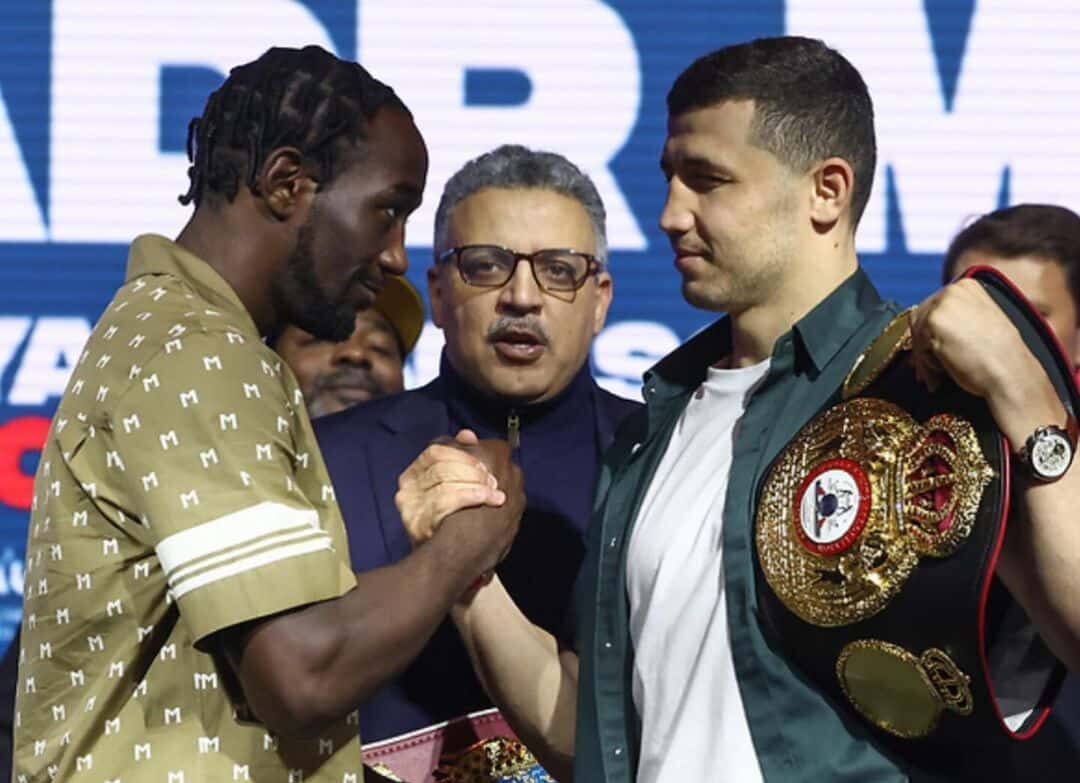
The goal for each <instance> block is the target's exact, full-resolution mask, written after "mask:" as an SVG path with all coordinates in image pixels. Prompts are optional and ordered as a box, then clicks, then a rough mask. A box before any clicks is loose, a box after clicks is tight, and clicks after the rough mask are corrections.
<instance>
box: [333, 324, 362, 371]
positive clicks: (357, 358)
mask: <svg viewBox="0 0 1080 783" xmlns="http://www.w3.org/2000/svg"><path fill="white" fill-rule="evenodd" d="M355 324H356V325H355V326H354V328H353V333H352V334H351V335H349V338H348V339H347V340H342V341H341V342H340V343H334V350H333V353H331V355H330V363H331V364H332V365H333V366H334V367H340V366H341V365H346V364H347V365H352V366H354V367H363V366H368V365H370V364H371V354H370V352H369V351H368V347H367V344H366V343H365V342H364V339H363V335H362V334H361V331H360V329H359V328H357V327H359V325H360V319H359V317H357V320H356V322H355Z"/></svg>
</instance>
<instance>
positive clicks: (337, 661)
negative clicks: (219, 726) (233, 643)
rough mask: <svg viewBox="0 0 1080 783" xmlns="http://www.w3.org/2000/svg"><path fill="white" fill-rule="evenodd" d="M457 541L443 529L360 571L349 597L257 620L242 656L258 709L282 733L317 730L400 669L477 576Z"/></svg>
mask: <svg viewBox="0 0 1080 783" xmlns="http://www.w3.org/2000/svg"><path fill="white" fill-rule="evenodd" d="M462 513H466V512H462ZM447 532H448V533H449V532H450V531H449V530H448V531H447ZM457 548H458V547H457V543H456V541H455V540H454V537H453V536H451V535H444V536H436V537H435V538H434V539H432V541H430V542H429V543H428V544H427V545H425V546H423V547H420V548H419V549H417V550H416V551H415V552H413V553H412V554H411V555H409V557H407V558H405V559H404V560H402V561H400V562H398V563H395V564H393V565H390V566H387V567H384V568H379V569H375V570H373V571H368V572H365V573H361V574H357V585H356V588H355V589H353V590H351V591H349V592H348V593H347V594H345V595H344V596H342V597H341V598H338V599H335V600H332V601H324V602H321V603H318V604H312V605H311V606H308V607H305V608H303V609H301V610H298V611H296V612H291V613H289V614H287V615H282V616H281V617H278V618H273V619H271V620H269V621H266V622H263V623H260V624H259V625H257V626H256V627H255V628H254V629H253V630H252V631H251V632H250V633H249V634H248V635H247V638H246V640H245V641H244V643H243V654H242V656H241V657H240V661H239V663H238V665H237V670H238V674H239V676H240V680H241V682H242V684H243V687H244V691H245V694H246V695H247V697H248V699H249V701H250V702H251V706H252V708H253V709H254V711H255V713H256V715H258V716H259V717H260V718H261V719H262V720H263V721H264V722H266V723H267V724H268V725H269V726H271V727H279V728H280V729H282V730H283V731H282V733H294V734H309V733H312V732H315V731H317V730H318V729H319V728H320V727H321V726H323V725H325V724H326V723H328V722H331V721H334V720H338V719H340V718H341V717H342V716H344V715H346V714H348V713H349V712H350V711H352V710H354V709H356V708H357V707H358V706H359V705H360V704H361V703H363V702H364V701H366V700H367V699H368V698H369V697H370V696H371V694H372V693H374V692H375V691H376V690H377V689H378V688H379V687H381V686H382V685H383V684H385V683H386V682H387V681H389V680H390V679H392V678H393V677H394V676H396V675H397V674H399V673H400V672H401V671H402V670H403V669H405V667H406V666H408V664H409V663H410V662H411V661H412V660H413V659H414V658H415V657H416V655H417V654H418V653H419V652H420V650H421V649H422V648H423V646H424V645H425V644H426V643H427V641H428V639H429V638H430V637H431V635H432V633H434V631H435V629H436V628H437V627H438V625H439V623H440V622H441V621H442V620H443V618H445V617H446V614H447V612H448V611H449V609H450V606H451V605H452V604H453V603H454V601H455V600H457V599H458V598H459V597H460V595H461V594H462V592H463V591H464V590H466V589H467V588H468V585H469V584H470V582H471V581H472V580H473V579H474V578H475V573H473V567H471V566H470V565H468V564H469V563H470V562H472V560H474V559H475V558H470V557H466V556H462V553H460V552H458V551H457Z"/></svg>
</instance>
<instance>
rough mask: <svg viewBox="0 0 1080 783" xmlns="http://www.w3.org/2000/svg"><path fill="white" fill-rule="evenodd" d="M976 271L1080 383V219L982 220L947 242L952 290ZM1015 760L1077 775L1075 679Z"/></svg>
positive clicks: (1048, 214) (1032, 209)
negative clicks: (1006, 295) (1039, 330)
mask: <svg viewBox="0 0 1080 783" xmlns="http://www.w3.org/2000/svg"><path fill="white" fill-rule="evenodd" d="M975 266H990V267H993V268H995V269H997V270H999V271H1000V272H1002V273H1003V274H1004V275H1005V276H1006V277H1008V278H1009V279H1010V280H1011V281H1012V282H1013V284H1015V285H1016V287H1017V288H1019V289H1020V291H1021V292H1022V293H1023V294H1024V296H1026V297H1027V298H1028V300H1029V301H1030V302H1031V304H1032V306H1033V307H1034V308H1035V309H1036V310H1038V311H1039V312H1040V313H1042V315H1043V317H1044V318H1046V321H1047V323H1048V324H1049V325H1050V328H1051V329H1052V330H1053V331H1054V334H1055V335H1057V338H1058V341H1059V342H1060V343H1061V346H1062V348H1063V349H1064V351H1065V355H1066V356H1067V357H1069V360H1070V361H1071V362H1072V363H1073V368H1074V370H1075V371H1076V372H1077V379H1078V380H1080V215H1077V214H1076V213H1075V212H1073V211H1072V210H1071V209H1068V208H1066V207H1063V206H1059V205H1056V204H1016V205H1014V206H1011V207H1005V208H1004V209H998V210H995V211H993V212H989V213H987V214H985V215H982V216H980V217H979V218H978V219H977V220H975V221H973V222H972V223H970V224H969V225H967V226H966V227H965V228H964V229H963V230H962V231H960V233H958V234H957V235H956V236H955V237H954V238H953V240H952V242H950V243H949V247H948V249H947V250H946V251H945V260H944V263H943V265H942V270H941V275H942V282H944V283H948V282H949V281H951V280H954V279H956V278H957V277H958V276H960V275H961V274H963V273H964V272H965V271H967V270H968V269H970V268H971V267H975ZM1016 752H1017V754H1018V756H1019V757H1020V758H1021V759H1023V760H1024V761H1025V763H1026V764H1027V765H1029V766H1034V764H1033V762H1031V759H1032V758H1034V757H1036V756H1037V757H1040V758H1039V760H1040V761H1041V762H1042V763H1043V764H1044V765H1045V766H1048V767H1050V768H1054V767H1057V768H1059V769H1061V770H1066V769H1073V770H1076V769H1080V680H1078V679H1077V677H1076V676H1075V674H1072V673H1070V674H1069V675H1068V676H1066V678H1065V682H1064V683H1063V684H1062V686H1061V692H1060V693H1059V694H1058V698H1057V702H1056V703H1055V705H1054V711H1053V713H1052V714H1051V716H1050V719H1049V721H1048V723H1047V725H1046V726H1044V727H1043V729H1042V730H1041V731H1040V732H1039V734H1038V735H1037V736H1036V737H1035V738H1034V739H1033V740H1029V741H1028V742H1024V743H1017V747H1016Z"/></svg>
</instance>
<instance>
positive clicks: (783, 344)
mask: <svg viewBox="0 0 1080 783" xmlns="http://www.w3.org/2000/svg"><path fill="white" fill-rule="evenodd" d="M881 303H882V300H881V297H880V296H879V295H878V292H877V290H876V289H875V288H874V285H873V283H871V282H870V278H869V277H868V276H867V275H866V273H865V272H864V271H863V270H862V268H861V267H860V268H857V269H856V270H855V272H854V273H853V274H852V275H851V276H850V277H848V278H847V279H846V280H844V282H842V283H841V284H840V285H839V286H837V287H836V288H834V289H833V290H832V292H831V293H830V294H829V295H828V296H826V297H825V298H824V299H823V300H821V302H819V303H818V304H817V305H816V306H815V307H814V309H812V310H811V311H810V312H809V313H807V314H806V315H804V316H803V317H802V318H801V319H799V321H798V322H797V323H796V324H795V325H794V326H793V327H792V329H791V331H790V332H788V333H786V334H785V335H783V336H781V337H780V338H779V339H778V340H777V341H776V345H774V346H773V353H772V355H773V358H774V359H775V358H776V356H777V354H778V353H779V352H781V351H786V350H792V349H793V350H794V351H795V363H794V366H795V371H796V372H802V373H806V374H809V375H812V376H813V375H816V374H817V373H819V372H821V370H822V369H823V368H824V367H825V366H826V365H827V364H828V363H829V361H830V360H831V359H832V358H833V357H834V356H836V354H837V352H839V350H840V349H841V348H842V347H843V346H844V344H845V343H846V342H847V341H848V339H850V338H851V336H852V334H854V333H855V331H856V329H858V328H859V326H860V325H861V324H862V323H863V322H864V321H865V320H866V318H867V316H868V315H869V314H870V313H871V312H872V311H873V310H875V309H876V308H878V307H879V306H880V305H881ZM730 351H731V319H730V318H729V317H728V316H724V317H723V318H721V319H720V320H719V321H717V322H715V323H714V324H712V325H711V326H709V327H708V328H706V329H705V330H704V331H702V332H700V333H698V334H697V335H696V336H695V337H693V338H691V339H690V340H689V341H687V342H686V343H685V344H683V345H682V346H680V347H679V348H677V349H675V351H673V352H672V353H670V354H668V355H667V356H666V357H664V358H663V359H661V360H660V361H659V362H657V363H656V364H655V365H654V366H653V367H652V368H651V369H650V370H648V371H647V372H646V373H645V389H646V400H647V401H648V402H652V401H653V400H654V399H656V400H657V401H659V400H661V399H666V398H671V397H677V396H680V395H682V394H684V393H686V392H687V391H689V390H691V389H694V388H696V387H697V386H698V385H699V384H700V383H701V382H702V381H703V380H704V379H705V375H706V372H707V369H708V367H709V366H710V365H712V364H715V363H716V362H717V361H719V360H720V359H722V358H723V357H724V356H726V355H727V354H728V353H730Z"/></svg>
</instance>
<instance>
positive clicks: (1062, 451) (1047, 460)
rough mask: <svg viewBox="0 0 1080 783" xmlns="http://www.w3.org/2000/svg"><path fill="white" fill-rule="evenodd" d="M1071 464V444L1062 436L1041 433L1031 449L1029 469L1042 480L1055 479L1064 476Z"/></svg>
mask: <svg viewBox="0 0 1080 783" xmlns="http://www.w3.org/2000/svg"><path fill="white" fill-rule="evenodd" d="M1071 462H1072V444H1071V443H1069V439H1068V437H1066V436H1065V435H1064V434H1062V433H1059V432H1055V431H1053V430H1051V431H1049V432H1045V431H1044V432H1042V433H1041V434H1040V435H1039V436H1038V437H1036V438H1035V443H1034V444H1033V446H1032V448H1031V467H1032V469H1033V470H1034V471H1035V473H1036V474H1037V475H1039V476H1040V477H1042V478H1047V479H1056V478H1061V477H1062V476H1063V475H1065V471H1066V470H1068V469H1069V463H1071Z"/></svg>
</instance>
